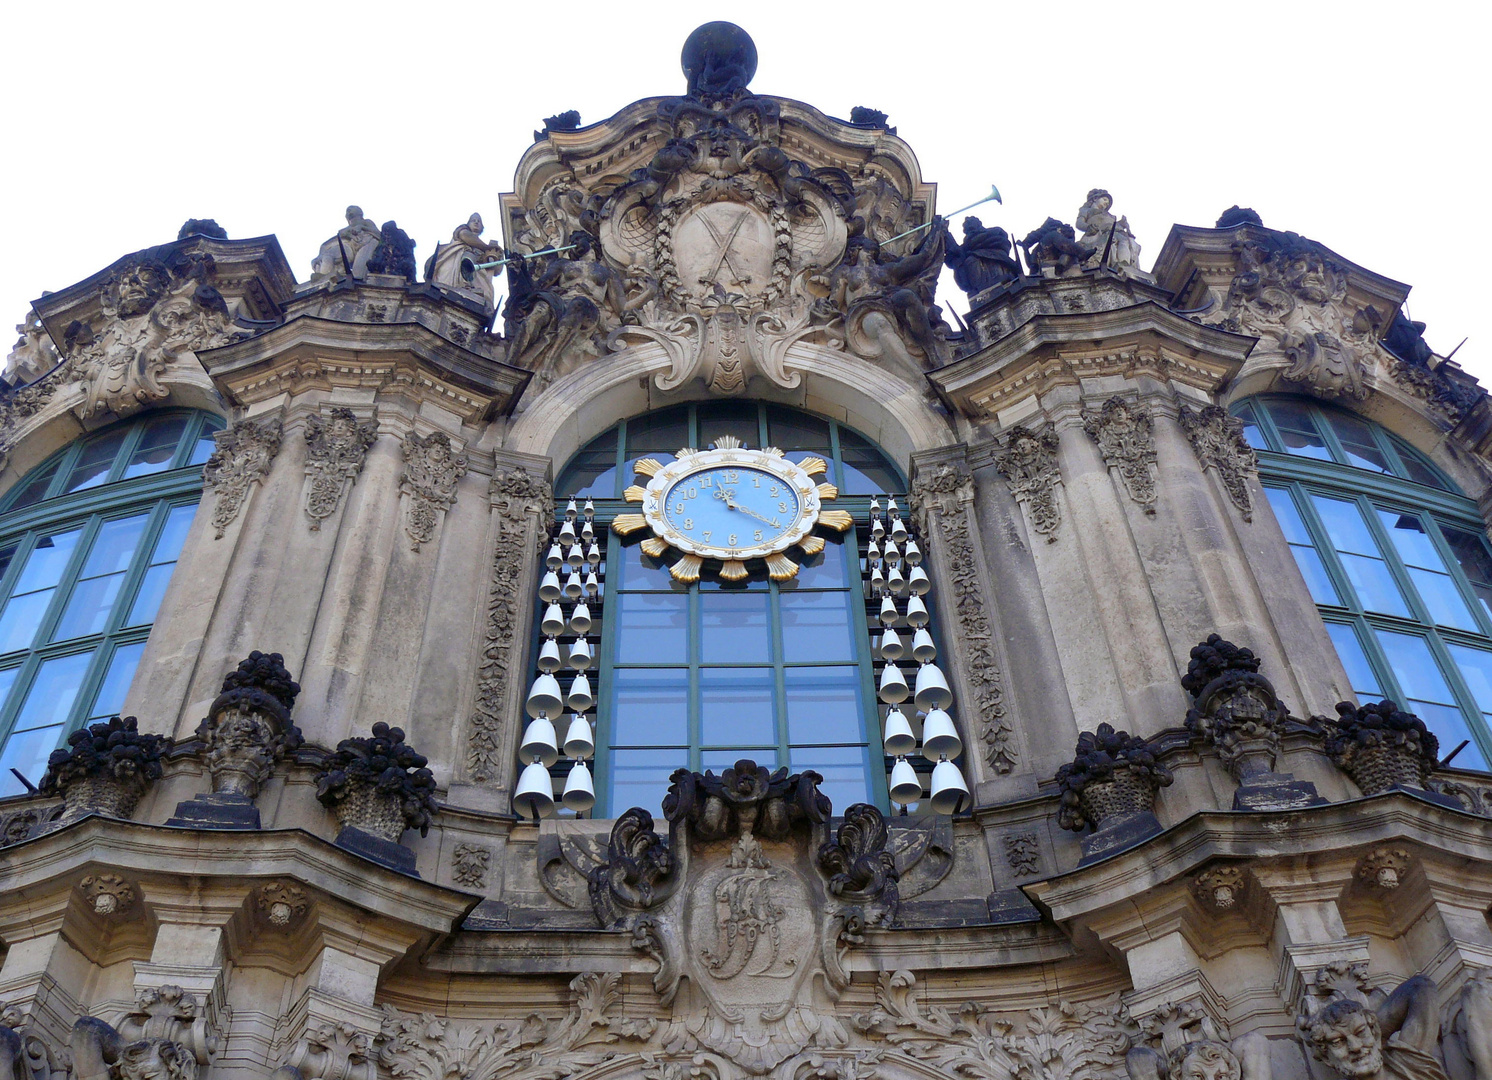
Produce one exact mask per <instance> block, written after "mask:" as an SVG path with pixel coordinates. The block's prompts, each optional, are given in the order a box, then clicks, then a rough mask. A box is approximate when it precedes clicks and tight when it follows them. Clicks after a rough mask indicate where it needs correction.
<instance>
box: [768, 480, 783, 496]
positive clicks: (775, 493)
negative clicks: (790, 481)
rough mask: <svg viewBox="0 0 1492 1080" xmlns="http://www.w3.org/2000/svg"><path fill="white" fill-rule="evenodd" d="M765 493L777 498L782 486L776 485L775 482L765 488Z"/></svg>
mask: <svg viewBox="0 0 1492 1080" xmlns="http://www.w3.org/2000/svg"><path fill="white" fill-rule="evenodd" d="M767 494H768V495H770V496H772V498H774V499H775V498H777V496H779V495H781V494H782V488H780V487H778V486H777V485H776V484H773V485H772V486H771V487H769V488H767Z"/></svg>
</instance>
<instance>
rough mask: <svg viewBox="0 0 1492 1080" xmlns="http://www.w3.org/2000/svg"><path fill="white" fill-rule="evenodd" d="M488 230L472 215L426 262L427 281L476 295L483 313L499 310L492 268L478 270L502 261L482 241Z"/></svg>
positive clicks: (495, 248)
mask: <svg viewBox="0 0 1492 1080" xmlns="http://www.w3.org/2000/svg"><path fill="white" fill-rule="evenodd" d="M550 119H551V120H552V119H555V118H554V117H550ZM546 130H548V129H546ZM485 227H486V226H485V225H484V224H483V222H482V215H481V214H473V215H472V216H471V217H469V218H467V219H466V222H465V224H462V225H457V226H456V228H455V230H454V231H453V232H452V233H451V242H450V243H449V244H440V245H437V247H436V249H435V254H433V255H431V256H430V259H429V261H428V262H426V263H425V280H426V281H432V282H434V283H435V284H437V285H444V286H445V287H446V288H448V289H456V290H458V291H459V292H464V293H468V294H470V295H472V296H475V297H476V298H477V299H479V300H480V301H481V302H482V308H483V310H484V311H488V312H491V311H494V310H496V307H497V294H496V292H495V290H494V289H493V285H492V268H491V267H488V268H487V269H485V270H483V269H479V267H480V266H481V264H482V263H485V262H495V261H497V260H499V259H501V258H503V248H502V245H501V244H496V243H493V242H491V241H488V240H483V239H482V230H483V229H484V228H485Z"/></svg>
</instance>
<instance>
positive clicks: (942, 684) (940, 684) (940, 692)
mask: <svg viewBox="0 0 1492 1080" xmlns="http://www.w3.org/2000/svg"><path fill="white" fill-rule="evenodd" d="M913 700H915V701H916V702H917V708H919V709H921V710H922V711H923V712H930V711H932V710H933V709H946V708H947V707H948V706H949V705H952V704H953V691H951V690H949V689H948V680H947V679H946V678H945V677H944V676H943V672H942V671H941V670H940V669H939V667H938V665H937V664H923V665H922V666H921V667H919V668H918V669H917V692H916V694H915V696H914V699H913Z"/></svg>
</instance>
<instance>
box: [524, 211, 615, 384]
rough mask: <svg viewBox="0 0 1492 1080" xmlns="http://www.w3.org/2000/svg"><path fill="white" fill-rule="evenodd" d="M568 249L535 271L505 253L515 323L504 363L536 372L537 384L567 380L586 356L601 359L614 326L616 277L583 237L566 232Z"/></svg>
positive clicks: (587, 236) (589, 238)
mask: <svg viewBox="0 0 1492 1080" xmlns="http://www.w3.org/2000/svg"><path fill="white" fill-rule="evenodd" d="M566 243H567V244H569V245H572V248H571V250H569V251H565V252H562V253H560V254H557V255H553V256H549V257H548V258H547V260H546V265H542V267H541V268H540V269H539V270H538V271H537V276H533V274H534V271H532V270H530V268H529V267H528V260H526V259H524V258H523V256H522V255H521V254H520V253H518V252H510V253H509V256H510V257H511V258H513V259H514V260H515V261H514V262H512V263H510V264H509V267H510V270H509V282H510V289H509V297H508V307H507V309H506V312H505V314H506V313H509V312H510V313H511V315H509V318H513V319H516V320H518V325H517V326H516V327H514V329H513V332H512V334H511V337H512V344H511V345H510V346H509V348H508V360H509V362H510V363H513V364H516V365H518V366H520V367H524V368H528V369H529V370H530V371H537V372H539V379H540V381H541V383H547V382H549V381H550V380H552V379H556V378H559V377H560V376H563V375H567V374H569V373H570V372H571V371H574V370H575V369H576V368H577V367H579V365H580V362H581V361H582V360H584V359H585V358H587V357H597V356H604V355H605V354H606V351H607V346H606V337H607V335H608V334H609V333H611V331H612V330H614V329H616V327H617V326H618V325H619V324H620V321H621V317H622V311H623V307H624V305H625V300H624V296H623V290H622V276H621V275H620V274H619V273H618V272H617V271H616V270H614V269H612V268H611V267H610V266H609V265H607V263H606V262H605V261H604V260H603V259H602V258H601V252H600V250H599V247H598V245H597V243H596V239H595V237H594V236H592V235H591V234H590V233H588V232H584V231H579V230H577V231H576V232H574V233H572V234H571V235H570V236H569V237H568V238H567V239H566Z"/></svg>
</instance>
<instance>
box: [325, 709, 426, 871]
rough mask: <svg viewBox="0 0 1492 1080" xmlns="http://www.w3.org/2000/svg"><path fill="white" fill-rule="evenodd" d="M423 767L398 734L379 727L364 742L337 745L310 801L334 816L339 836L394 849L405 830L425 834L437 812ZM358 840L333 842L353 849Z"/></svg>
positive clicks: (419, 757) (420, 756)
mask: <svg viewBox="0 0 1492 1080" xmlns="http://www.w3.org/2000/svg"><path fill="white" fill-rule="evenodd" d="M428 764H429V762H428V761H427V760H426V758H425V755H423V754H420V753H417V752H416V751H415V749H414V747H412V746H410V745H409V744H408V743H406V742H405V741H404V731H403V729H402V728H396V727H390V726H389V725H388V724H385V723H382V722H380V723H377V724H374V725H373V733H372V735H371V736H370V737H360V738H352V739H343V740H342V741H341V742H339V743H338V744H337V749H336V751H335V752H334V753H332V754H330V755H328V756H327V758H326V760H325V761H324V762H322V764H321V766H320V767H319V768H318V769H317V774H316V798H317V799H318V800H319V801H320V802H321V804H322V805H323V806H325V807H326V808H327V809H329V810H331V811H332V812H333V813H335V814H336V815H337V821H338V822H339V823H341V826H342V832H343V834H347V833H349V832H352V833H359V832H361V833H364V834H366V835H367V836H368V837H370V838H377V839H378V840H382V841H383V842H384V843H385V844H387V845H392V846H394V847H397V846H398V842H399V837H401V836H402V835H403V834H404V831H405V830H406V829H418V830H419V831H420V835H421V836H426V835H428V834H429V832H430V820H431V818H432V817H433V816H434V814H435V813H436V810H437V807H436V803H435V777H434V775H433V774H432V773H431V772H430V770H429V769H428V768H426V766H427V765H428ZM358 839H359V838H357V837H355V836H346V835H341V836H338V837H337V842H338V843H339V844H343V845H344V846H348V845H349V844H351V845H354V846H355V844H356V842H357V841H358ZM400 850H403V849H400ZM385 857H394V858H398V856H395V855H393V853H391V852H390V853H388V855H386V856H385ZM411 862H412V859H411Z"/></svg>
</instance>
